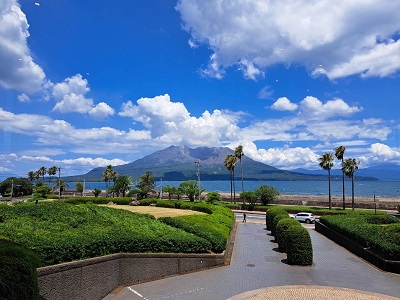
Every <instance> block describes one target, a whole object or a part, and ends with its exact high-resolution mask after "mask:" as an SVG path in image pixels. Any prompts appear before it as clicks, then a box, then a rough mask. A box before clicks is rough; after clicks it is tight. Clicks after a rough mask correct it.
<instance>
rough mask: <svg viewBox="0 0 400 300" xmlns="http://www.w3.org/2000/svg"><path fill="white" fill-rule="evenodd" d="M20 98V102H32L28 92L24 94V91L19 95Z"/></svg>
mask: <svg viewBox="0 0 400 300" xmlns="http://www.w3.org/2000/svg"><path fill="white" fill-rule="evenodd" d="M18 100H19V101H20V102H30V101H31V99H30V98H29V96H28V95H27V94H24V93H22V94H21V95H19V96H18Z"/></svg>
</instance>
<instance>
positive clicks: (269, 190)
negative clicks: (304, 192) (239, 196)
mask: <svg viewBox="0 0 400 300" xmlns="http://www.w3.org/2000/svg"><path fill="white" fill-rule="evenodd" d="M254 193H255V194H256V195H257V198H258V199H259V200H260V202H261V203H262V205H267V204H268V203H269V202H273V201H275V200H276V199H277V197H278V196H279V194H280V193H279V191H278V190H277V189H275V188H274V187H272V186H268V185H266V184H262V185H260V186H259V187H258V188H256V189H255V190H254Z"/></svg>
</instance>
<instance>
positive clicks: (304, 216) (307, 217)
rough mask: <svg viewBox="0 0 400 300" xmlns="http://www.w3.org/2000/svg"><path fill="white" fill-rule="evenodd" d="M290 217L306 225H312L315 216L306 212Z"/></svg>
mask: <svg viewBox="0 0 400 300" xmlns="http://www.w3.org/2000/svg"><path fill="white" fill-rule="evenodd" d="M290 217H291V218H292V219H295V220H297V221H299V222H305V223H307V224H310V223H314V221H315V216H314V215H313V214H312V213H308V212H299V213H297V214H295V215H291V216H290Z"/></svg>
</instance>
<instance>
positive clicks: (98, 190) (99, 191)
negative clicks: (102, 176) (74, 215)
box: [92, 188, 101, 198]
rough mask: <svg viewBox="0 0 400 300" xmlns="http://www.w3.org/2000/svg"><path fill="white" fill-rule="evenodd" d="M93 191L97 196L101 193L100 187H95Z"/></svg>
mask: <svg viewBox="0 0 400 300" xmlns="http://www.w3.org/2000/svg"><path fill="white" fill-rule="evenodd" d="M92 193H93V195H94V196H95V197H96V198H97V197H98V196H99V195H100V193H101V190H100V189H98V188H95V189H94V190H93V191H92Z"/></svg>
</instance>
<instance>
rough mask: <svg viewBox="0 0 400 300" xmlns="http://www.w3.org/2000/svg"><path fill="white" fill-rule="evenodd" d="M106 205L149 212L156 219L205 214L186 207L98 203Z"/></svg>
mask: <svg viewBox="0 0 400 300" xmlns="http://www.w3.org/2000/svg"><path fill="white" fill-rule="evenodd" d="M99 206H106V207H110V208H116V209H125V210H128V211H131V212H136V213H140V214H150V215H152V216H154V217H155V218H156V219H158V218H162V217H179V216H189V215H205V213H202V212H199V211H194V210H187V209H175V208H165V207H155V206H131V205H115V204H114V205H108V204H107V205H99Z"/></svg>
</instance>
